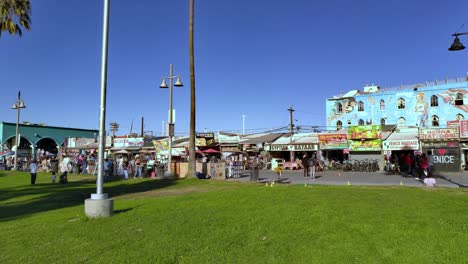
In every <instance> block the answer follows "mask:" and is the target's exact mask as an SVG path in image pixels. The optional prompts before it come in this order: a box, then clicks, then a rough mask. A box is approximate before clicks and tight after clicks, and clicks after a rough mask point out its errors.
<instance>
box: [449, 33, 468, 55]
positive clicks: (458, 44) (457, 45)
mask: <svg viewBox="0 0 468 264" xmlns="http://www.w3.org/2000/svg"><path fill="white" fill-rule="evenodd" d="M460 35H468V32H461V33H454V34H452V36H454V37H455V39H454V40H453V44H452V45H451V46H450V48H449V49H448V50H450V51H458V50H463V49H465V46H463V44H462V43H461V41H460V39H459V38H458V36H460Z"/></svg>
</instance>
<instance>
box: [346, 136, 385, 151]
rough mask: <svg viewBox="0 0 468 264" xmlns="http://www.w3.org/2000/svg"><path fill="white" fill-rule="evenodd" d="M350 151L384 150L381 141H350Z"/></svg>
mask: <svg viewBox="0 0 468 264" xmlns="http://www.w3.org/2000/svg"><path fill="white" fill-rule="evenodd" d="M348 142H349V151H380V150H381V149H382V140H381V139H372V140H349V141H348Z"/></svg>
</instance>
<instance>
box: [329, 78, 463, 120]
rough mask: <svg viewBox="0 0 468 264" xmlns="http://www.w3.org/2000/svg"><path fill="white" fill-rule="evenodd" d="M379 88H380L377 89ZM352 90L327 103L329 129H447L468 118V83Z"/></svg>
mask: <svg viewBox="0 0 468 264" xmlns="http://www.w3.org/2000/svg"><path fill="white" fill-rule="evenodd" d="M373 87H377V86H373ZM366 88H368V87H365V89H364V91H358V90H352V91H350V92H348V93H346V94H344V95H341V96H339V97H334V98H330V99H328V100H327V103H326V107H327V109H326V113H327V126H328V127H336V128H338V129H339V128H342V127H349V126H356V125H370V124H374V125H386V124H395V125H398V126H416V127H421V128H426V127H445V126H446V123H447V121H450V120H464V119H466V118H467V117H468V116H467V115H468V114H467V112H468V81H466V80H465V81H463V82H457V83H449V84H441V85H433V86H424V87H421V86H415V87H413V88H411V89H386V90H380V88H378V87H377V89H373V90H372V91H371V92H370V90H369V89H366Z"/></svg>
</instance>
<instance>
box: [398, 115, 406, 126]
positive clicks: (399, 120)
mask: <svg viewBox="0 0 468 264" xmlns="http://www.w3.org/2000/svg"><path fill="white" fill-rule="evenodd" d="M398 126H399V127H405V126H406V119H404V118H403V117H400V118H399V119H398Z"/></svg>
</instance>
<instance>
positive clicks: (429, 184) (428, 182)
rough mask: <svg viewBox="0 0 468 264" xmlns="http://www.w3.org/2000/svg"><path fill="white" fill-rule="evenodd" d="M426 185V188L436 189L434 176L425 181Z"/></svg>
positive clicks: (429, 176)
mask: <svg viewBox="0 0 468 264" xmlns="http://www.w3.org/2000/svg"><path fill="white" fill-rule="evenodd" d="M424 184H426V187H429V188H434V186H435V184H436V180H435V179H434V178H433V177H432V175H428V176H427V178H425V179H424Z"/></svg>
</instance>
